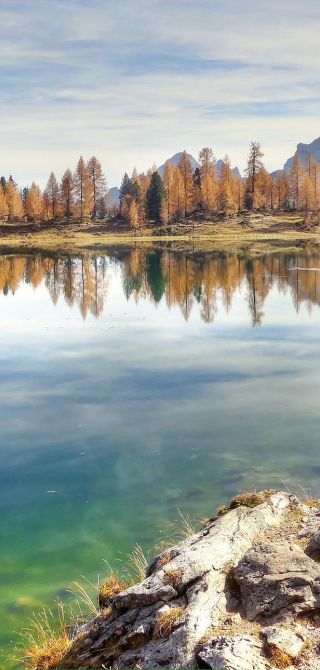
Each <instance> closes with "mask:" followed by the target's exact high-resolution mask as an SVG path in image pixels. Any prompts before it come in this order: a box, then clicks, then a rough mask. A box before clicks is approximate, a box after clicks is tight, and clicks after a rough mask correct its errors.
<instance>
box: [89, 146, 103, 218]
mask: <svg viewBox="0 0 320 670" xmlns="http://www.w3.org/2000/svg"><path fill="white" fill-rule="evenodd" d="M88 173H89V179H90V182H91V188H92V199H93V209H92V218H93V219H95V218H96V216H97V209H98V201H99V199H100V198H102V197H103V196H104V195H105V193H106V190H107V182H106V178H105V176H104V173H103V170H102V166H101V163H100V161H98V159H97V158H96V157H95V156H92V157H91V158H90V160H89V161H88Z"/></svg>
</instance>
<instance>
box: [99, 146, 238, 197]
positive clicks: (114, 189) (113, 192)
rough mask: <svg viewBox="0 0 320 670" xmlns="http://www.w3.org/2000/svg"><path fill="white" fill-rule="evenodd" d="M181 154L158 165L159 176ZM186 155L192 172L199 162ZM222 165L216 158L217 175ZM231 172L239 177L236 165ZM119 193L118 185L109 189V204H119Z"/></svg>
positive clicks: (220, 160) (177, 162) (178, 159)
mask: <svg viewBox="0 0 320 670" xmlns="http://www.w3.org/2000/svg"><path fill="white" fill-rule="evenodd" d="M182 154H183V152H182V151H179V152H178V153H176V154H174V156H171V158H168V159H167V160H166V161H165V162H164V163H163V164H162V165H160V167H159V168H158V172H159V174H160V176H161V177H163V175H164V169H165V166H166V163H173V165H178V164H179V162H180V159H181V156H182ZM187 155H188V158H189V160H190V163H191V167H192V169H193V172H194V171H195V170H196V169H197V168H199V167H200V163H198V161H197V160H196V159H195V158H194V157H193V156H192V155H191V154H187ZM223 165H224V163H223V160H222V159H221V158H219V160H217V163H216V172H217V176H218V177H219V175H220V173H221V170H222V167H223ZM232 172H233V174H234V176H235V177H237V179H241V174H240V170H239V168H237V167H234V168H232ZM119 195H120V189H119V187H118V186H113V187H112V188H110V189H109V191H108V196H109V202H110V204H111V205H117V206H119Z"/></svg>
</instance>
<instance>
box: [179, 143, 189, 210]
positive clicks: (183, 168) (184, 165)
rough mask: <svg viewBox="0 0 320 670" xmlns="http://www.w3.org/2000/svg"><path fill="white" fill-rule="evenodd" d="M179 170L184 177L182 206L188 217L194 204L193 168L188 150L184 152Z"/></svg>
mask: <svg viewBox="0 0 320 670" xmlns="http://www.w3.org/2000/svg"><path fill="white" fill-rule="evenodd" d="M178 167H179V170H180V173H181V177H182V198H181V202H182V208H183V216H184V217H186V216H187V215H188V214H189V213H190V212H191V210H192V206H193V170H192V165H191V162H190V158H189V156H188V154H187V152H186V151H184V152H183V154H182V156H181V158H180V161H179V166H178Z"/></svg>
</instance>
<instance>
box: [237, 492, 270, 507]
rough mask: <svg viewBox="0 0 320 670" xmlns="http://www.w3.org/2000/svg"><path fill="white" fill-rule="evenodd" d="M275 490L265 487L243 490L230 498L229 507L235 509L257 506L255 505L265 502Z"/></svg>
mask: <svg viewBox="0 0 320 670" xmlns="http://www.w3.org/2000/svg"><path fill="white" fill-rule="evenodd" d="M275 493H276V491H275V490H274V489H267V490H266V491H259V492H258V493H257V492H256V491H245V492H243V493H239V494H238V495H237V496H234V498H232V500H231V503H230V508H229V509H236V508H237V507H241V506H244V507H257V505H262V503H264V502H266V500H268V498H270V497H271V496H272V495H274V494H275Z"/></svg>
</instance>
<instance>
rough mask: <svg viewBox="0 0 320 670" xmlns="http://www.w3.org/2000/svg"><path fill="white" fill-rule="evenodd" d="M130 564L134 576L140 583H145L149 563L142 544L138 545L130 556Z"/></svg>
mask: <svg viewBox="0 0 320 670" xmlns="http://www.w3.org/2000/svg"><path fill="white" fill-rule="evenodd" d="M128 562H129V564H130V566H131V570H132V572H133V574H134V576H135V577H136V578H137V579H138V580H139V581H143V580H144V579H145V578H146V570H147V567H148V564H149V561H148V558H147V556H146V555H145V553H144V551H143V549H142V547H141V546H140V544H136V546H135V548H134V550H133V552H132V553H131V554H129V556H128Z"/></svg>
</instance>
